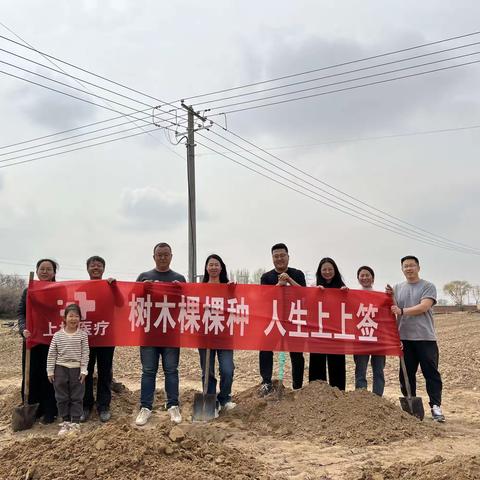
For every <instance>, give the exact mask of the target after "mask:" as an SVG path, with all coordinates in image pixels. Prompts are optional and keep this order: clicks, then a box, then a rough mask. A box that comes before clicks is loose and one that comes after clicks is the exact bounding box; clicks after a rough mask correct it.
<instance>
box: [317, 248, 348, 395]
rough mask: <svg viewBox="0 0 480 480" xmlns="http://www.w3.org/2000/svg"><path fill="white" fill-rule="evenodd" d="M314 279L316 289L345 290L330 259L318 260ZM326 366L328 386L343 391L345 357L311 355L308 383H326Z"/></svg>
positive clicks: (334, 264)
mask: <svg viewBox="0 0 480 480" xmlns="http://www.w3.org/2000/svg"><path fill="white" fill-rule="evenodd" d="M316 277H317V287H318V288H322V289H323V288H341V289H344V288H347V287H346V286H345V282H344V281H343V278H342V275H341V274H340V271H339V269H338V267H337V264H336V263H335V261H334V260H333V259H332V258H330V257H325V258H322V259H321V260H320V263H319V264H318V268H317V274H316ZM327 365H328V383H329V384H330V386H332V387H337V388H339V389H340V390H345V383H346V367H345V355H337V354H332V353H328V354H325V353H311V354H310V365H309V369H308V380H309V382H313V381H314V380H323V381H325V382H326V381H327Z"/></svg>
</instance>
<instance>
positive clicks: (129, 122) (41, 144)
mask: <svg viewBox="0 0 480 480" xmlns="http://www.w3.org/2000/svg"><path fill="white" fill-rule="evenodd" d="M150 117H151V116H150V115H147V116H146V117H143V119H146V118H150ZM122 118H124V117H122ZM131 123H132V122H131V120H128V121H126V122H123V123H118V124H115V125H110V126H108V127H103V128H98V129H95V130H92V131H89V132H85V133H79V134H77V135H71V136H70V137H64V138H60V139H58V140H52V141H50V142H44V143H40V144H37V145H33V146H31V147H24V148H19V149H17V150H12V151H10V152H3V153H0V157H2V156H4V155H12V154H14V153H19V152H25V151H26V150H32V149H34V148H39V147H44V146H46V145H52V144H54V143H58V142H65V141H67V140H71V139H73V138H78V137H83V136H85V135H91V134H92V133H97V132H102V131H105V130H110V129H112V128H116V127H121V126H123V125H129V124H131ZM142 127H143V125H142V126H138V125H137V126H136V127H135V128H142ZM124 131H125V130H121V132H124ZM111 135H114V133H112V134H111ZM97 138H98V137H97ZM85 141H87V140H85ZM58 148H60V147H58ZM37 153H41V152H37ZM2 161H6V160H0V162H2Z"/></svg>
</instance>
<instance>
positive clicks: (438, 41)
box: [184, 31, 480, 100]
mask: <svg viewBox="0 0 480 480" xmlns="http://www.w3.org/2000/svg"><path fill="white" fill-rule="evenodd" d="M479 34H480V31H478V32H471V33H466V34H463V35H457V36H454V37H448V38H444V39H442V40H437V41H435V42H428V43H422V44H420V45H415V46H413V47H407V48H402V49H400V50H394V51H392V52H386V53H381V54H377V55H372V56H369V57H363V58H359V59H356V60H350V61H347V62H341V63H337V64H334V65H329V66H326V67H320V68H315V69H312V70H306V71H304V72H299V73H293V74H289V75H283V76H280V77H276V78H271V79H269V80H262V81H259V82H253V83H248V84H244V85H239V86H236V87H231V88H225V89H222V90H217V91H213V92H209V93H203V94H200V95H194V96H191V97H185V98H184V100H193V99H196V98H203V97H206V96H210V95H216V94H219V93H226V92H231V91H234V90H240V89H242V88H247V87H255V86H257V85H265V84H266V83H271V82H276V81H279V80H286V79H288V78H294V77H298V76H302V75H308V74H311V73H316V72H321V71H324V70H330V69H333V68H337V67H344V66H347V65H353V64H355V63H361V62H366V61H368V60H375V59H377V58H382V57H387V56H390V55H396V54H398V53H404V52H408V51H412V50H417V49H420V48H425V47H429V46H432V45H438V44H440V43H446V42H451V41H453V40H459V39H461V38H467V37H472V36H475V35H479Z"/></svg>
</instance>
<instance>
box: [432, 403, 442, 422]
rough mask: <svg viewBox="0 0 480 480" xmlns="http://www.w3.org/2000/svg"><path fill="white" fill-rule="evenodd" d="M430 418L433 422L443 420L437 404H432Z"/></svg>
mask: <svg viewBox="0 0 480 480" xmlns="http://www.w3.org/2000/svg"><path fill="white" fill-rule="evenodd" d="M431 411H432V419H433V420H434V421H435V422H441V423H443V422H444V421H445V416H444V415H443V413H442V409H441V408H440V407H439V406H438V405H432V408H431Z"/></svg>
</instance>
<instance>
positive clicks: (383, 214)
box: [200, 130, 480, 254]
mask: <svg viewBox="0 0 480 480" xmlns="http://www.w3.org/2000/svg"><path fill="white" fill-rule="evenodd" d="M211 132H212V133H214V134H215V135H217V136H218V137H220V138H221V139H222V140H224V141H227V142H229V143H230V144H232V145H234V146H235V147H237V148H241V149H242V150H243V151H245V152H247V153H251V154H253V156H255V157H256V158H258V159H259V160H261V161H262V162H265V163H267V164H269V165H271V166H273V167H275V168H276V169H278V170H280V171H282V172H284V173H286V174H287V175H290V176H291V177H293V178H294V179H296V180H299V181H301V182H304V183H305V184H307V185H309V186H311V187H313V188H315V189H316V190H319V191H321V192H322V193H325V194H326V195H328V196H330V197H333V199H334V200H332V198H327V197H324V196H323V195H320V194H318V193H317V192H311V193H316V194H317V195H319V196H321V197H322V198H326V199H327V200H329V201H332V202H334V203H336V204H337V203H338V202H337V201H339V202H342V203H341V206H343V207H345V204H346V205H347V207H346V208H350V207H353V208H355V209H357V210H360V213H361V214H368V215H372V214H373V215H374V216H375V217H376V218H375V220H377V221H382V222H386V223H388V224H390V225H391V226H394V227H399V228H401V229H404V230H407V231H410V232H411V233H413V234H415V235H420V236H422V237H424V238H427V239H428V240H432V241H440V242H442V243H449V244H452V246H456V247H460V248H464V249H470V250H473V251H475V252H477V253H478V254H480V250H479V249H476V248H474V247H471V246H468V245H465V244H461V243H458V242H454V241H452V240H449V239H447V238H445V237H441V236H440V235H437V234H435V233H432V232H428V231H427V230H424V229H422V228H420V227H417V226H415V225H413V224H410V223H408V222H405V221H404V220H402V219H400V218H398V217H394V216H392V215H390V214H389V213H387V212H384V211H382V210H379V209H377V208H375V207H372V206H370V205H368V204H366V203H365V202H362V201H361V200H359V199H357V198H355V197H353V196H351V195H348V194H346V193H345V192H342V191H340V190H338V189H335V188H334V187H332V186H331V185H329V184H327V183H326V182H323V181H321V180H319V179H318V178H316V177H314V176H313V175H311V174H309V173H307V172H305V171H303V170H301V169H299V168H297V167H295V166H294V165H292V164H291V163H289V162H286V161H284V160H282V159H280V158H279V157H276V156H274V155H272V154H270V153H268V152H267V151H265V150H264V149H262V148H260V147H256V148H257V149H258V150H259V151H261V152H263V153H266V154H267V155H269V156H270V157H272V158H274V159H275V160H276V161H279V162H280V163H281V164H284V165H286V166H288V167H289V168H291V169H292V170H294V171H296V172H299V173H301V174H302V175H304V176H306V177H307V178H308V180H305V179H304V178H301V177H299V176H298V175H296V174H295V173H292V172H290V171H288V170H286V169H285V168H283V167H282V166H280V165H278V164H277V163H275V162H272V161H269V160H267V159H265V158H264V157H262V156H260V155H257V154H255V153H252V152H249V151H248V150H247V149H246V148H245V147H242V146H241V145H239V144H238V143H235V142H233V141H232V140H229V139H227V138H225V137H224V136H223V135H219V134H218V133H216V132H214V131H213V130H211ZM233 135H234V136H236V137H237V138H240V139H241V140H242V141H244V142H245V143H247V144H250V145H253V144H252V143H251V142H248V141H247V140H245V139H243V138H242V137H240V136H238V135H236V134H233ZM200 136H203V135H201V134H200ZM203 137H204V136H203ZM204 138H205V137H204ZM210 141H212V140H211V139H210ZM228 151H229V152H230V153H235V154H237V153H238V152H235V151H234V150H231V149H228ZM263 168H265V167H263ZM310 179H311V180H314V181H316V182H317V183H319V184H322V185H325V186H327V187H328V188H330V189H334V190H335V191H337V192H338V193H341V194H342V195H343V196H346V197H348V198H350V199H351V200H353V201H354V202H357V203H359V204H360V206H359V205H357V204H356V203H353V202H351V201H350V200H346V199H345V198H342V197H339V196H338V195H336V194H334V193H331V192H329V191H328V190H326V189H325V188H322V187H319V186H318V185H316V184H314V183H311V182H310ZM362 205H363V206H362ZM348 206H350V207H348ZM365 207H368V208H370V209H371V210H374V212H370V211H368V210H367V209H366V208H365ZM376 212H378V213H376ZM379 213H380V214H381V215H379ZM385 217H388V218H385ZM390 218H393V221H392V220H390ZM398 222H400V223H398ZM402 224H403V225H402ZM419 230H420V231H421V232H420V233H419V232H418V231H419ZM422 232H423V233H422ZM439 239H440V240H439Z"/></svg>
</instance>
